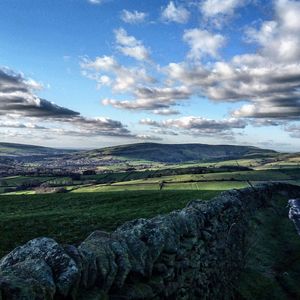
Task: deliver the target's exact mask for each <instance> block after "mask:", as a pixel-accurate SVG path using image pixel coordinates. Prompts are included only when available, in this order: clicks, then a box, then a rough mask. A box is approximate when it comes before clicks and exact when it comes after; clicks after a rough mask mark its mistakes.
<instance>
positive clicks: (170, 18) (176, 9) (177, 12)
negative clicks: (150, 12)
mask: <svg viewBox="0 0 300 300" xmlns="http://www.w3.org/2000/svg"><path fill="white" fill-rule="evenodd" d="M161 17H162V19H163V20H164V21H166V22H175V23H181V24H184V23H187V22H188V20H189V17H190V13H189V11H188V10H187V9H186V8H184V7H183V6H176V5H175V4H174V2H173V1H170V3H169V4H168V5H167V6H166V7H165V8H164V9H163V11H162V13H161Z"/></svg>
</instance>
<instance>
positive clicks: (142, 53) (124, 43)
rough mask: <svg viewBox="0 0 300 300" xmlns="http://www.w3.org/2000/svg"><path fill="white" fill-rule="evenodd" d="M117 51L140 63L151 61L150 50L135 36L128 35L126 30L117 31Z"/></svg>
mask: <svg viewBox="0 0 300 300" xmlns="http://www.w3.org/2000/svg"><path fill="white" fill-rule="evenodd" d="M115 37H116V42H117V49H118V50H119V51H120V52H121V53H123V54H124V55H126V56H130V57H132V58H135V59H136V60H139V61H145V60H149V57H150V55H149V50H148V49H147V48H146V47H145V46H144V45H143V43H142V42H141V41H139V40H137V39H136V38H135V37H134V36H130V35H128V34H127V32H126V30H125V29H123V28H119V29H117V30H115Z"/></svg>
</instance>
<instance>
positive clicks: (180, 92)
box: [102, 86, 190, 114]
mask: <svg viewBox="0 0 300 300" xmlns="http://www.w3.org/2000/svg"><path fill="white" fill-rule="evenodd" d="M132 93H133V95H134V99H133V100H122V101H118V100H115V99H104V100H103V101H102V103H103V104H104V105H112V106H113V107H115V108H119V109H128V110H150V111H152V112H154V113H156V114H157V113H158V112H164V111H163V110H162V109H168V108H169V107H170V106H171V105H175V104H176V103H177V101H180V100H186V99H188V98H189V97H190V92H189V90H188V89H187V88H186V87H184V86H178V87H153V88H149V87H148V88H145V87H143V88H138V89H137V90H134V91H132ZM165 112H171V111H168V110H165Z"/></svg>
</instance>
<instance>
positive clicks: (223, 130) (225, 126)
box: [140, 116, 247, 136]
mask: <svg viewBox="0 0 300 300" xmlns="http://www.w3.org/2000/svg"><path fill="white" fill-rule="evenodd" d="M140 124H142V125H147V126H151V127H157V128H162V129H164V130H166V129H173V130H174V129H175V130H179V132H180V133H182V134H187V135H194V136H198V135H199V136H214V135H224V136H225V135H226V136H227V135H232V136H233V135H234V133H233V132H232V130H233V129H244V128H245V127H246V126H247V123H246V122H245V121H243V120H239V119H236V118H230V119H223V120H212V119H206V118H202V117H195V116H187V117H181V118H178V119H167V120H163V121H160V122H158V121H154V120H152V119H149V118H147V119H142V120H140Z"/></svg>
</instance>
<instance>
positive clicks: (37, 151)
mask: <svg viewBox="0 0 300 300" xmlns="http://www.w3.org/2000/svg"><path fill="white" fill-rule="evenodd" d="M72 152H74V151H73V150H65V149H55V148H48V147H42V146H34V145H26V144H15V143H0V157H1V158H3V157H11V158H15V157H30V156H47V155H63V154H68V153H72Z"/></svg>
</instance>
